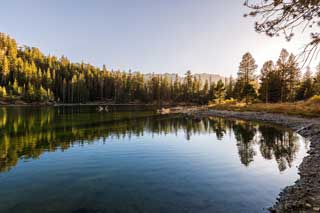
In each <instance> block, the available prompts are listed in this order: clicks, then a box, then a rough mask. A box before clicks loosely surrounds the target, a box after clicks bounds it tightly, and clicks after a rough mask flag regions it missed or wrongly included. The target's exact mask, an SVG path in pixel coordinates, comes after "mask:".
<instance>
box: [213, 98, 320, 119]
mask: <svg viewBox="0 0 320 213" xmlns="http://www.w3.org/2000/svg"><path fill="white" fill-rule="evenodd" d="M209 108H211V109H218V110H230V111H255V112H271V113H283V114H288V115H300V116H305V117H320V96H314V97H312V98H310V99H309V100H308V101H301V102H296V103H268V104H266V103H254V104H248V105H246V104H245V103H237V102H234V101H233V102H226V103H222V104H211V105H210V106H209Z"/></svg>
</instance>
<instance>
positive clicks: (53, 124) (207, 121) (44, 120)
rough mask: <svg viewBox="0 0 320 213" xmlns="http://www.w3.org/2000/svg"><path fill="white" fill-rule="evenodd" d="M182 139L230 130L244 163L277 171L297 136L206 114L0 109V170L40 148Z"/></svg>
mask: <svg viewBox="0 0 320 213" xmlns="http://www.w3.org/2000/svg"><path fill="white" fill-rule="evenodd" d="M181 129H183V131H184V132H185V137H186V139H187V140H190V138H191V137H192V135H194V134H201V133H214V134H215V135H216V137H217V139H219V140H221V139H223V137H225V136H226V135H228V134H229V133H231V132H233V133H234V136H235V139H236V141H237V143H236V146H237V149H238V154H239V159H240V161H241V163H242V164H243V165H244V166H246V167H248V166H250V163H251V162H253V160H254V157H255V156H256V155H257V150H255V149H254V146H256V145H257V146H258V147H259V149H258V150H259V152H260V153H261V155H262V156H263V158H264V159H267V160H271V159H274V160H275V161H276V162H277V164H278V168H279V171H280V172H281V171H284V170H286V169H287V168H290V167H291V165H292V162H293V161H294V160H295V158H296V154H297V153H298V150H299V143H298V139H299V137H298V135H297V134H295V133H294V132H292V131H291V130H289V129H287V128H283V127H279V126H275V125H271V124H261V123H257V122H247V121H242V120H228V119H224V118H218V117H208V118H204V119H202V120H201V121H194V120H192V119H185V118H183V117H179V116H178V117H177V116H175V117H172V115H168V116H157V115H155V113H154V111H133V112H128V111H124V112H112V113H97V112H95V111H93V110H92V109H90V108H87V109H83V108H74V107H72V108H59V107H58V108H54V107H46V108H39V109H24V108H20V109H12V108H11V109H10V108H5V107H4V108H0V172H6V171H9V170H10V169H11V168H13V167H15V166H16V165H17V163H18V162H19V160H20V159H29V158H38V157H39V156H40V155H41V154H42V153H44V152H53V151H56V150H59V149H60V150H66V149H68V148H70V147H72V146H73V145H74V144H89V143H94V142H95V140H97V139H101V138H102V139H103V141H107V139H108V138H109V137H117V138H122V137H129V138H130V137H132V136H138V137H139V136H143V134H144V132H147V133H152V134H168V133H175V134H177V132H178V131H179V130H181Z"/></svg>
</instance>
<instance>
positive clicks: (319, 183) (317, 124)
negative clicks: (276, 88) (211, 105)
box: [182, 110, 320, 212]
mask: <svg viewBox="0 0 320 213" xmlns="http://www.w3.org/2000/svg"><path fill="white" fill-rule="evenodd" d="M182 114H184V115H185V116H187V117H190V118H192V119H201V118H203V117H206V116H218V117H226V118H238V119H243V120H256V121H264V122H272V123H276V124H280V125H283V126H286V127H289V128H291V129H292V130H294V131H296V132H297V133H299V134H300V135H302V136H303V137H305V138H308V139H309V140H310V149H309V151H308V155H307V156H306V157H304V159H303V162H302V163H301V164H300V166H299V175H300V178H299V179H298V180H297V181H296V182H295V184H294V185H292V186H288V187H286V188H285V189H283V190H282V192H281V193H280V194H279V197H278V198H277V202H276V203H275V204H274V205H273V206H272V207H271V208H270V209H269V210H270V211H271V212H320V119H319V118H311V119H310V118H302V117H293V116H287V115H283V114H272V113H265V112H232V111H220V110H198V111H197V110H193V111H188V112H184V113H183V112H182Z"/></svg>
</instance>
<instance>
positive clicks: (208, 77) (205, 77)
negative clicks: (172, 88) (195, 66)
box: [144, 73, 226, 84]
mask: <svg viewBox="0 0 320 213" xmlns="http://www.w3.org/2000/svg"><path fill="white" fill-rule="evenodd" d="M154 75H157V76H162V77H166V78H168V79H169V81H170V80H172V81H175V80H176V77H177V76H178V78H179V79H180V80H181V81H183V79H184V76H181V75H178V74H175V73H164V74H156V73H147V74H144V77H145V79H150V78H151V77H152V76H154ZM192 76H193V77H196V78H197V79H199V80H200V81H201V82H202V83H204V82H206V81H208V83H209V84H211V83H213V82H215V83H216V82H218V81H219V80H222V81H225V79H226V77H225V76H222V75H219V74H209V73H195V74H192Z"/></svg>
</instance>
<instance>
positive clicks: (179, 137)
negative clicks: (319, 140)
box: [0, 106, 308, 213]
mask: <svg viewBox="0 0 320 213" xmlns="http://www.w3.org/2000/svg"><path fill="white" fill-rule="evenodd" d="M110 110H111V112H97V110H96V108H95V107H84V106H81V107H44V108H27V107H25V108H10V107H7V108H5V107H3V108H0V186H1V190H0V198H1V199H0V212H1V213H6V212H10V213H11V212H18V213H24V212H32V213H33V212H39V213H40V212H41V213H44V212H59V213H60V212H73V213H88V212H90V213H91V212H97V213H99V212H119V213H120V212H152V213H154V212H155V213H156V212H173V213H179V212H264V211H266V208H268V207H270V206H272V204H273V203H274V202H275V200H276V197H277V196H278V194H279V192H280V191H281V189H283V188H284V187H286V186H287V185H291V184H293V183H294V181H295V180H296V179H297V178H298V174H297V172H298V171H297V166H298V165H299V164H300V163H301V162H302V159H303V157H304V156H305V155H306V151H307V149H308V142H307V141H306V140H305V139H304V138H302V137H301V136H299V135H298V134H296V133H294V132H292V131H290V130H289V129H287V128H283V127H280V126H275V125H271V124H262V123H257V122H246V121H241V120H228V119H223V118H217V117H209V118H207V119H203V120H201V121H196V120H190V119H185V118H183V117H180V116H174V115H166V116H158V115H156V113H155V112H154V110H152V108H149V109H148V108H145V109H141V108H137V107H131V108H130V109H128V108H126V107H120V108H119V107H114V108H111V109H110Z"/></svg>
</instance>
